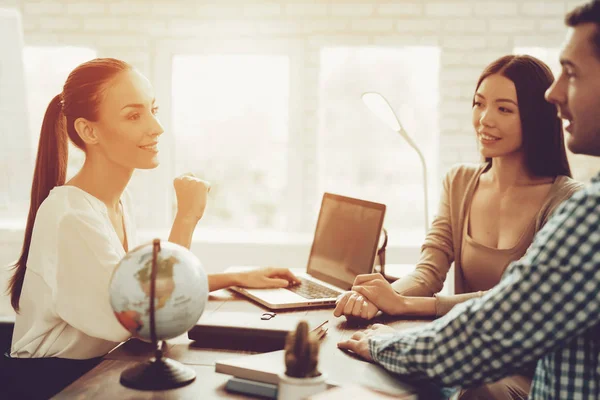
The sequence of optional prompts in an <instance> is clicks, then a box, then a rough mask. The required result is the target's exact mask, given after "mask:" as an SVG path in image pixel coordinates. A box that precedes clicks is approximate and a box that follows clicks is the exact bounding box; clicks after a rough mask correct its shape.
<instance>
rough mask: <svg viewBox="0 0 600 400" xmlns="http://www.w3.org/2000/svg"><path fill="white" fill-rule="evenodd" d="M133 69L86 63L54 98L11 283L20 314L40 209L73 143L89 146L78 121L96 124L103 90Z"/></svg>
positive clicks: (61, 178) (61, 175) (110, 62)
mask: <svg viewBox="0 0 600 400" xmlns="http://www.w3.org/2000/svg"><path fill="white" fill-rule="evenodd" d="M129 69H131V66H130V65H129V64H127V63H125V62H123V61H120V60H115V59H112V58H97V59H94V60H91V61H88V62H86V63H83V64H81V65H80V66H78V67H77V68H75V69H74V70H73V71H72V72H71V73H70V74H69V77H68V78H67V81H66V83H65V85H64V88H63V93H61V94H59V95H56V96H54V98H53V99H52V101H50V104H49V105H48V108H47V109H46V114H45V115H44V122H43V123H42V130H41V132H40V140H39V144H38V153H37V158H36V161H35V172H34V174H33V184H32V187H31V203H30V206H29V215H28V216H27V225H26V227H25V238H24V240H23V247H22V249H21V256H20V257H19V260H18V261H17V262H16V263H15V264H14V268H13V269H14V273H13V276H12V277H11V278H10V281H9V283H8V292H9V293H10V303H11V305H12V307H13V309H14V310H15V311H16V312H18V311H19V300H20V298H21V290H22V289H23V281H24V280H25V271H26V267H27V258H28V256H29V246H30V244H31V235H32V233H33V225H34V223H35V217H36V215H37V212H38V209H39V208H40V205H41V204H42V202H43V201H44V200H45V199H46V197H48V194H49V193H50V191H51V190H52V189H53V188H54V187H56V186H60V185H64V183H65V179H66V173H67V158H68V151H69V148H68V143H69V139H70V140H71V142H73V144H74V145H75V146H76V147H78V148H79V149H81V150H83V151H85V143H84V142H83V140H82V139H81V137H80V136H79V134H78V133H77V131H76V130H75V120H76V119H77V118H80V117H83V118H86V119H88V120H90V121H96V120H97V116H98V106H99V104H100V101H101V97H102V96H101V95H102V92H103V90H104V89H105V88H106V86H107V84H108V83H109V81H110V80H111V79H113V78H114V77H115V75H117V73H119V72H121V71H125V70H129Z"/></svg>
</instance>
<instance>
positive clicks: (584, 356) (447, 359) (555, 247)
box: [338, 0, 600, 399]
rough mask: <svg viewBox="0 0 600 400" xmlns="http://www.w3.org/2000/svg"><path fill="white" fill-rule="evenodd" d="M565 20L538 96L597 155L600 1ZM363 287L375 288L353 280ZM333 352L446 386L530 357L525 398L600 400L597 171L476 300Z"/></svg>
mask: <svg viewBox="0 0 600 400" xmlns="http://www.w3.org/2000/svg"><path fill="white" fill-rule="evenodd" d="M566 23H567V25H568V26H569V29H568V34H567V41H566V44H565V45H564V47H563V50H562V53H561V64H562V73H561V75H560V77H559V78H558V79H557V80H556V81H555V82H554V84H553V85H552V87H550V89H548V91H547V93H546V98H547V100H548V101H549V102H551V103H554V104H556V105H557V106H558V109H559V114H560V117H561V118H563V119H565V120H567V121H568V122H569V124H568V126H567V127H566V128H565V129H566V131H567V132H569V133H570V135H569V136H568V147H569V149H571V151H573V152H574V153H580V154H589V155H595V156H600V0H594V1H591V2H590V3H588V4H586V5H584V6H581V7H578V8H577V9H575V10H574V11H572V12H571V13H569V15H567V17H566ZM369 285H371V286H372V287H371V290H372V289H373V288H375V287H383V285H379V286H378V285H377V283H376V282H372V283H369V282H366V283H362V284H361V286H363V289H364V288H367V287H368V286H369ZM353 289H357V291H361V288H360V287H355V288H353ZM363 293H364V291H363ZM338 346H339V347H340V348H342V349H348V350H351V351H353V352H355V353H356V354H358V355H360V356H362V357H364V358H365V359H367V360H373V361H375V362H377V363H379V364H381V365H382V366H383V367H385V368H386V369H388V370H390V371H392V372H394V373H397V374H399V375H402V376H405V377H409V378H411V379H416V380H428V381H431V382H435V383H436V384H438V385H441V386H446V387H456V386H460V387H470V386H476V385H480V384H482V383H484V382H494V381H497V380H499V379H500V378H503V377H505V376H508V375H511V374H514V373H516V372H518V371H519V370H520V369H521V368H523V367H525V366H526V365H527V364H531V363H532V362H536V361H537V367H536V371H535V376H534V380H533V385H532V388H531V392H530V398H531V399H600V173H599V174H598V175H596V177H595V178H593V179H592V182H591V184H590V185H589V186H588V187H587V188H586V189H583V190H581V191H579V192H578V193H575V194H574V195H573V196H572V197H571V198H570V199H569V200H567V201H565V203H563V204H562V205H561V206H560V208H559V209H558V210H557V211H556V212H555V214H554V215H553V217H552V218H551V219H550V221H548V223H547V224H546V225H545V227H544V228H543V229H542V230H541V231H540V232H539V233H538V234H537V235H536V237H535V239H534V242H533V244H532V245H531V247H530V248H529V250H528V252H527V254H526V255H525V256H524V257H523V258H522V259H521V260H519V261H516V262H514V263H512V264H511V265H510V266H509V267H508V269H507V271H506V272H505V274H504V276H503V277H502V280H501V281H500V283H499V284H498V285H497V286H496V287H495V288H493V289H492V290H490V291H489V292H488V293H486V294H485V295H484V296H483V297H481V298H476V299H473V300H471V301H468V302H465V303H462V304H460V305H457V306H456V307H454V309H452V311H451V312H450V313H448V314H447V315H446V316H444V317H442V318H440V319H438V320H436V321H434V322H432V323H430V324H428V325H426V326H425V327H422V328H419V329H416V330H413V331H410V332H403V333H399V332H395V331H394V330H393V329H391V328H389V327H386V326H384V325H374V326H373V327H372V328H370V329H367V330H366V331H363V332H357V333H356V334H354V335H353V336H352V337H351V338H350V339H349V340H346V341H343V342H340V343H339V345H338Z"/></svg>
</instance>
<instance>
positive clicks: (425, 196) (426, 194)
mask: <svg viewBox="0 0 600 400" xmlns="http://www.w3.org/2000/svg"><path fill="white" fill-rule="evenodd" d="M398 133H400V135H402V137H403V138H404V140H406V142H407V143H408V145H409V146H410V147H412V148H413V149H414V150H415V151H416V152H417V155H418V156H419V160H420V161H421V166H422V167H423V202H424V203H425V204H424V205H425V234H426V235H427V231H428V230H429V189H428V183H427V164H426V163H425V157H424V156H423V153H421V150H419V148H418V147H417V145H416V144H415V142H413V141H412V139H411V138H410V136H408V135H407V134H406V131H405V130H404V128H402V129H401V130H400V131H398Z"/></svg>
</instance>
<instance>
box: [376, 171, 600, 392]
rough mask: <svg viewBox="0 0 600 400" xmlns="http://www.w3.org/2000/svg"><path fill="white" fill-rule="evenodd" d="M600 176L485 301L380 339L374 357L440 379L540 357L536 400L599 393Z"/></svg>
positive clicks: (456, 380) (499, 370)
mask: <svg viewBox="0 0 600 400" xmlns="http://www.w3.org/2000/svg"><path fill="white" fill-rule="evenodd" d="M599 323H600V174H598V175H596V177H595V178H594V179H592V182H591V184H590V185H589V186H588V187H586V188H585V189H582V190H580V191H579V192H577V193H575V194H574V195H573V196H572V197H571V198H570V199H568V200H566V201H565V202H564V203H563V204H562V205H561V206H560V207H559V208H558V209H557V210H556V212H555V213H554V215H553V216H552V218H551V219H550V220H549V221H548V223H546V225H545V226H544V227H543V228H542V229H541V230H540V231H539V233H538V234H537V235H536V236H535V238H534V241H533V243H532V245H531V247H530V248H529V250H528V251H527V254H525V256H523V258H521V259H520V260H519V261H515V262H513V263H512V264H511V265H510V266H509V267H508V269H507V270H506V272H505V273H504V275H503V277H502V280H501V281H500V282H499V283H498V285H497V286H496V287H494V288H493V289H492V290H490V291H489V292H487V293H486V294H485V295H484V296H482V297H481V298H476V299H472V300H469V301H467V302H465V303H462V304H459V305H457V306H455V307H454V308H453V309H452V310H451V311H450V312H449V313H448V314H446V315H445V316H444V317H442V318H440V319H438V320H436V321H434V322H432V323H430V324H427V325H426V326H425V327H421V328H419V329H416V330H413V331H410V332H406V333H405V332H403V333H402V334H398V335H394V336H380V337H373V338H371V339H370V340H369V349H370V352H371V356H372V357H373V360H375V361H376V362H377V363H379V364H381V365H382V366H383V367H385V368H386V369H388V370H389V371H391V372H394V373H397V374H400V375H403V376H406V377H409V378H411V379H416V380H424V379H426V380H428V381H433V382H435V383H437V384H438V385H442V386H450V387H455V386H461V387H469V386H476V385H479V384H481V383H485V382H494V381H497V380H499V379H500V378H503V377H505V376H508V375H512V374H514V373H518V372H519V370H521V369H523V368H524V367H526V366H527V364H530V363H533V362H535V361H536V360H537V368H536V371H535V376H534V379H533V385H532V388H531V393H530V395H529V398H530V399H561V400H565V399H600V325H599Z"/></svg>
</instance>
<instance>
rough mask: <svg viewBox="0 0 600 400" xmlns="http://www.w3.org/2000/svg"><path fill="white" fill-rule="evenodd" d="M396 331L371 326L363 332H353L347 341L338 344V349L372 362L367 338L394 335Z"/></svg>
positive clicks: (378, 325) (377, 325)
mask: <svg viewBox="0 0 600 400" xmlns="http://www.w3.org/2000/svg"><path fill="white" fill-rule="evenodd" d="M396 332H397V331H396V330H395V329H394V328H390V327H389V326H387V325H382V324H373V326H371V327H369V328H367V329H365V330H364V331H358V332H355V333H354V335H352V336H351V337H350V339H348V340H342V341H341V342H339V343H338V347H339V348H340V349H344V350H350V351H352V352H353V353H355V354H356V355H358V356H360V357H362V358H364V359H365V360H367V361H373V358H372V357H371V353H370V352H369V338H371V337H373V336H379V335H385V334H395V333H396Z"/></svg>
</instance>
